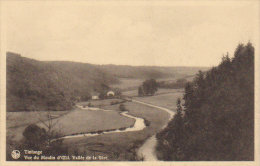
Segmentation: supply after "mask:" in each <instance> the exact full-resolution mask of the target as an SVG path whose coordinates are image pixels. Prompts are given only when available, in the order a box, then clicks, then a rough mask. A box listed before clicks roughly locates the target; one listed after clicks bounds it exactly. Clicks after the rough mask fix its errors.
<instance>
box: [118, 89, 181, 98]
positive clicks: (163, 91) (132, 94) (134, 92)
mask: <svg viewBox="0 0 260 166" xmlns="http://www.w3.org/2000/svg"><path fill="white" fill-rule="evenodd" d="M176 92H183V89H162V88H160V89H158V91H157V92H156V93H155V96H157V95H161V94H167V93H176ZM122 94H123V95H125V96H129V97H137V96H138V91H137V89H134V90H129V91H124V92H123V93H122Z"/></svg>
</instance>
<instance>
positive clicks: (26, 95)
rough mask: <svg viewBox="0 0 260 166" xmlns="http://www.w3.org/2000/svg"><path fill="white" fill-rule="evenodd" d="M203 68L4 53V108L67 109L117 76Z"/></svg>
mask: <svg viewBox="0 0 260 166" xmlns="http://www.w3.org/2000/svg"><path fill="white" fill-rule="evenodd" d="M199 69H201V70H206V69H207V68H205V67H152V66H143V67H141V66H140V67H138V66H123V65H119V66H117V65H93V64H87V63H78V62H68V61H37V60H33V59H29V58H25V57H22V56H20V55H19V54H16V53H11V52H8V53H7V111H34V110H66V109H70V108H72V105H73V102H74V101H75V100H76V99H78V98H79V97H80V98H81V99H83V100H84V99H87V98H89V97H90V96H91V94H92V93H93V92H94V91H100V90H102V88H103V86H104V85H105V86H106V87H107V86H110V85H112V84H115V83H119V82H120V78H129V79H141V80H145V79H147V78H155V79H160V78H162V79H164V78H165V79H167V78H171V79H172V78H179V77H182V76H183V77H187V76H191V75H194V74H195V73H196V72H197V71H198V70H199Z"/></svg>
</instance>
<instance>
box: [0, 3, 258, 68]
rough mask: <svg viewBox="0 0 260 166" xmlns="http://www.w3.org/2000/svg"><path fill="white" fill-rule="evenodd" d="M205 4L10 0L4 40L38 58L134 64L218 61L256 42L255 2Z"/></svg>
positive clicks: (5, 12)
mask: <svg viewBox="0 0 260 166" xmlns="http://www.w3.org/2000/svg"><path fill="white" fill-rule="evenodd" d="M198 2H201V3H188V1H184V2H179V1H173V2H169V1H168V2H166V1H164V2H158V1H150V2H148V1H146V2H145V1H141V2H135V1H131V2H130V1H126V2H122V1H114V2H113V1H109V2H104V1H99V2H97V1H96V2H95V1H92V2H91V1H78V2H76V1H74V2H72V1H63V2H60V1H23V2H16V1H11V2H7V1H6V2H5V3H2V8H1V9H2V10H1V11H2V18H1V19H2V21H1V23H2V24H3V26H2V35H3V36H4V37H3V38H4V40H2V41H4V44H5V47H6V50H7V51H12V52H16V53H19V54H21V55H22V56H25V57H29V58H33V59H37V60H48V61H50V60H51V61H52V60H59V61H60V60H62V61H76V62H86V63H92V64H117V65H135V66H136V65H149V66H150V65H152V66H215V65H217V64H218V63H219V62H220V60H221V57H222V56H223V55H224V54H226V53H227V52H229V53H230V55H231V57H232V55H233V52H234V49H235V48H236V46H237V45H238V44H239V43H247V42H248V41H251V42H252V43H253V45H255V42H256V40H257V39H256V36H257V35H256V31H257V30H258V21H259V17H258V16H259V15H258V14H259V13H258V12H259V10H258V7H259V6H258V5H256V3H255V1H249V2H244V1H236V2H235V3H233V2H223V1H222V2H218V1H214V2H203V1H198ZM202 2H203V3H202Z"/></svg>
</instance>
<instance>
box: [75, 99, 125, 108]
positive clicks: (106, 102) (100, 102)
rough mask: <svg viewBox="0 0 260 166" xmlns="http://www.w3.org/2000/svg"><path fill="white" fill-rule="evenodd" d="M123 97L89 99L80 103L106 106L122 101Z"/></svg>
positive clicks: (99, 106) (100, 106) (82, 104)
mask: <svg viewBox="0 0 260 166" xmlns="http://www.w3.org/2000/svg"><path fill="white" fill-rule="evenodd" d="M122 101H123V100H122V99H106V100H89V101H86V102H80V103H78V105H81V106H88V105H89V104H91V106H93V107H98V108H104V107H105V106H107V105H111V103H116V102H118V103H119V102H122Z"/></svg>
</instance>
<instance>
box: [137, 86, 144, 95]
mask: <svg viewBox="0 0 260 166" xmlns="http://www.w3.org/2000/svg"><path fill="white" fill-rule="evenodd" d="M143 95H144V90H143V87H142V86H139V87H138V96H143Z"/></svg>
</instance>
